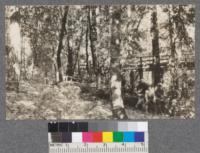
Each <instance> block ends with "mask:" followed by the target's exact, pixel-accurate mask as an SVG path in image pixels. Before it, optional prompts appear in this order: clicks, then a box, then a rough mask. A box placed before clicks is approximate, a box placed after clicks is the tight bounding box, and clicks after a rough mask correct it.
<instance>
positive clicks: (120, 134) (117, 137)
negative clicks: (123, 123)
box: [113, 132, 124, 142]
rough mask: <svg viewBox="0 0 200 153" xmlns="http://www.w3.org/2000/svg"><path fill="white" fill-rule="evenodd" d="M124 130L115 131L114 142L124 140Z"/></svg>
mask: <svg viewBox="0 0 200 153" xmlns="http://www.w3.org/2000/svg"><path fill="white" fill-rule="evenodd" d="M123 140H124V135H123V132H113V142H123Z"/></svg>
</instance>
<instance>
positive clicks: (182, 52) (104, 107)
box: [5, 4, 195, 120]
mask: <svg viewBox="0 0 200 153" xmlns="http://www.w3.org/2000/svg"><path fill="white" fill-rule="evenodd" d="M5 62H6V63H5V66H6V67H5V70H6V74H5V77H6V78H5V80H6V93H5V94H6V119H7V120H26V119H32V120H47V119H51V120H54V119H101V120H105V119H106V120H131V119H193V118H195V6H194V5H189V4H188V5H178V4H176V5H169V4H168V5H163V4H162V5H16V6H14V5H8V6H5Z"/></svg>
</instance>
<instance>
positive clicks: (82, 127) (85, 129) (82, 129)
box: [78, 122, 88, 132]
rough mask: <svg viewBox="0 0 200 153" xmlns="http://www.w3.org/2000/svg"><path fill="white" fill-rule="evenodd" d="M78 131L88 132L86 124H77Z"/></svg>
mask: <svg viewBox="0 0 200 153" xmlns="http://www.w3.org/2000/svg"><path fill="white" fill-rule="evenodd" d="M78 131H79V132H88V123H87V122H79V123H78Z"/></svg>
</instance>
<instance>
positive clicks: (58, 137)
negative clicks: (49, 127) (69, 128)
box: [51, 132, 62, 142]
mask: <svg viewBox="0 0 200 153" xmlns="http://www.w3.org/2000/svg"><path fill="white" fill-rule="evenodd" d="M51 140H52V142H62V133H60V132H53V133H51Z"/></svg>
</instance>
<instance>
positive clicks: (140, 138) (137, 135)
mask: <svg viewBox="0 0 200 153" xmlns="http://www.w3.org/2000/svg"><path fill="white" fill-rule="evenodd" d="M135 142H144V132H135Z"/></svg>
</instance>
